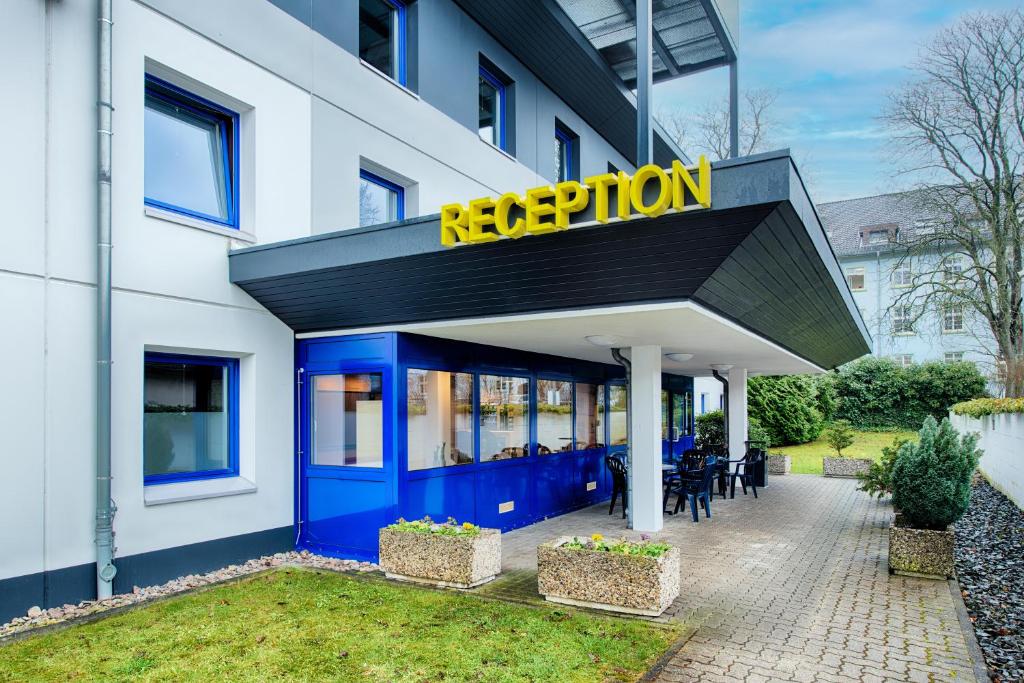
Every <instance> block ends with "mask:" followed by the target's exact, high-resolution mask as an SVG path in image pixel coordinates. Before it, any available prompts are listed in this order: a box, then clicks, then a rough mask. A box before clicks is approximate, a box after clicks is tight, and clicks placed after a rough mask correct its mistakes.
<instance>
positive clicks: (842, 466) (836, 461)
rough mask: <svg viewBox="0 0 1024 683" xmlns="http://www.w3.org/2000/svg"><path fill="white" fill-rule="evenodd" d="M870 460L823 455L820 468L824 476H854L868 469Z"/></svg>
mask: <svg viewBox="0 0 1024 683" xmlns="http://www.w3.org/2000/svg"><path fill="white" fill-rule="evenodd" d="M870 467H871V460H869V459H867V458H834V457H830V456H827V455H826V456H825V458H824V460H823V461H822V469H823V471H824V474H825V476H826V477H847V478H850V477H856V476H857V475H858V474H862V473H865V472H867V471H868V469H870Z"/></svg>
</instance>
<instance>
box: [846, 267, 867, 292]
mask: <svg viewBox="0 0 1024 683" xmlns="http://www.w3.org/2000/svg"><path fill="white" fill-rule="evenodd" d="M846 281H847V282H848V283H849V284H850V289H852V290H853V291H855V292H863V291H864V289H865V287H864V269H863V268H847V269H846Z"/></svg>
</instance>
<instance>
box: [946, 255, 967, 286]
mask: <svg viewBox="0 0 1024 683" xmlns="http://www.w3.org/2000/svg"><path fill="white" fill-rule="evenodd" d="M963 272H964V260H963V259H962V258H961V257H959V256H950V257H949V258H947V259H946V261H945V262H944V263H943V264H942V278H943V279H944V280H945V281H946V282H955V281H956V280H959V279H960V277H961V276H962V275H963Z"/></svg>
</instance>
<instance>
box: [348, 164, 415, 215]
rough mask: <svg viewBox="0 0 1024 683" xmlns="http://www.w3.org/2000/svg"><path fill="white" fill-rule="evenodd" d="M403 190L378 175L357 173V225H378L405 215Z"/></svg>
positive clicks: (364, 172) (365, 172) (363, 172)
mask: <svg viewBox="0 0 1024 683" xmlns="http://www.w3.org/2000/svg"><path fill="white" fill-rule="evenodd" d="M404 203H405V191H404V189H403V188H402V187H401V186H400V185H396V184H395V183H392V182H390V181H388V180H385V179H384V178H381V177H380V176H377V175H374V174H373V173H369V172H367V171H360V173H359V225H360V227H362V226H366V225H379V224H381V223H390V222H392V221H400V220H402V219H403V218H404V217H405V212H404Z"/></svg>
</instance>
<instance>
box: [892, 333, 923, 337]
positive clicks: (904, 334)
mask: <svg viewBox="0 0 1024 683" xmlns="http://www.w3.org/2000/svg"><path fill="white" fill-rule="evenodd" d="M892 336H894V337H916V336H917V332H893V333H892Z"/></svg>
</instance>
